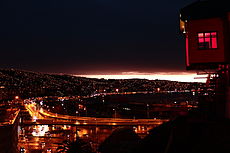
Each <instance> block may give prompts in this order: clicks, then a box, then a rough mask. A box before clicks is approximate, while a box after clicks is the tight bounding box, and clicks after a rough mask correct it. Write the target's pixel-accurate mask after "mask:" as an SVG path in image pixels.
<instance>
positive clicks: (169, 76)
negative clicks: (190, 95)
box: [76, 72, 207, 82]
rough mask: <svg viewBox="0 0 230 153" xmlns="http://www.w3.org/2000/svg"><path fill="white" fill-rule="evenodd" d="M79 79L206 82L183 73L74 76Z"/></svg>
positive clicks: (125, 73)
mask: <svg viewBox="0 0 230 153" xmlns="http://www.w3.org/2000/svg"><path fill="white" fill-rule="evenodd" d="M76 76H80V77H87V78H99V79H101V78H104V79H148V80H156V79H158V80H170V81H180V82H206V80H207V79H204V77H207V75H199V76H197V74H196V73H185V72H177V73H176V72H172V73H170V72H169V73H146V74H145V73H138V72H137V73H134V72H124V73H122V74H120V75H118V74H115V75H106V74H105V75H97V74H95V75H76ZM196 77H202V79H196Z"/></svg>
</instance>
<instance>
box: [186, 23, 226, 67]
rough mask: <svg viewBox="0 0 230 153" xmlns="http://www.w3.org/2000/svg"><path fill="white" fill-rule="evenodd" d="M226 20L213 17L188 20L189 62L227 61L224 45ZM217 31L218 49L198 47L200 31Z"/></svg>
mask: <svg viewBox="0 0 230 153" xmlns="http://www.w3.org/2000/svg"><path fill="white" fill-rule="evenodd" d="M223 23H224V20H223V19H221V18H211V19H202V20H191V21H188V22H187V25H186V29H187V34H188V51H189V53H188V55H189V57H188V60H189V64H194V63H222V62H225V56H224V55H225V53H224V52H225V46H224V32H223V31H224V28H223V27H224V26H223V25H224V24H223ZM212 31H213V32H215V31H216V32H217V45H218V48H217V49H209V50H201V49H198V37H197V34H198V32H212Z"/></svg>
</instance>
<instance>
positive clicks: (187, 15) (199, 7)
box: [180, 0, 230, 20]
mask: <svg viewBox="0 0 230 153" xmlns="http://www.w3.org/2000/svg"><path fill="white" fill-rule="evenodd" d="M226 12H230V5H228V1H226V0H199V1H196V2H194V3H192V4H190V5H187V6H186V7H184V8H182V9H181V10H180V14H181V19H182V20H197V19H205V18H213V17H220V16H223V15H225V14H226Z"/></svg>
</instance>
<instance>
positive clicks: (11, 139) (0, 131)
mask: <svg viewBox="0 0 230 153" xmlns="http://www.w3.org/2000/svg"><path fill="white" fill-rule="evenodd" d="M18 123H19V118H17V119H16V120H15V122H14V124H10V125H5V126H0V153H18V152H19V151H18V146H17V145H18Z"/></svg>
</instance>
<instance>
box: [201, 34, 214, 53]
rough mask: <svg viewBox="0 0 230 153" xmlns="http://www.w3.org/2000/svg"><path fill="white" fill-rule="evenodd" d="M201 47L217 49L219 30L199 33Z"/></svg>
mask: <svg viewBox="0 0 230 153" xmlns="http://www.w3.org/2000/svg"><path fill="white" fill-rule="evenodd" d="M198 48H199V49H215V48H217V32H202V33H198Z"/></svg>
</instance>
